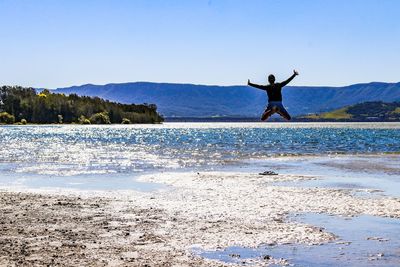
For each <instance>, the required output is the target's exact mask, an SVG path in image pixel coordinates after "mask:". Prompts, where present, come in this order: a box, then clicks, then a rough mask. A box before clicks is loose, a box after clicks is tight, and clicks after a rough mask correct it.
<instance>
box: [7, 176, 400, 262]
mask: <svg viewBox="0 0 400 267" xmlns="http://www.w3.org/2000/svg"><path fill="white" fill-rule="evenodd" d="M312 179H317V178H316V177H313V176H304V175H277V176H262V175H259V174H258V173H248V172H200V173H197V172H180V173H179V172H176V173H171V172H166V173H158V174H152V175H142V176H141V177H140V178H139V180H140V181H144V182H155V183H162V184H166V185H167V187H166V188H163V189H161V190H156V191H151V192H139V191H133V190H125V191H122V190H119V191H82V190H81V191H79V190H61V189H60V190H57V191H55V190H51V189H49V190H46V189H18V190H17V189H11V188H8V189H3V190H2V191H1V192H0V197H1V201H0V203H1V204H0V205H1V206H0V209H1V210H0V212H1V214H2V216H0V224H1V225H2V227H1V235H0V236H1V237H0V244H1V246H0V265H2V266H3V265H4V266H7V265H25V266H31V265H37V266H41V265H63V266H77V265H86V266H225V265H226V266H228V265H229V266H230V265H232V266H234V265H235V264H236V265H241V264H243V263H248V264H251V265H254V266H265V265H269V264H278V265H288V264H289V263H290V262H289V261H288V260H287V259H284V258H274V257H272V256H271V255H267V254H266V255H264V256H262V257H258V258H252V259H243V260H240V261H239V262H238V263H226V262H225V263H224V262H221V261H214V260H209V259H206V258H203V257H200V256H199V253H196V251H202V250H218V249H224V248H226V247H229V246H241V247H258V246H260V245H270V246H275V245H281V244H310V245H319V244H325V243H327V242H330V241H333V242H334V241H335V240H336V238H337V236H336V235H335V233H331V232H328V231H326V230H325V229H323V228H321V227H317V226H314V225H309V224H304V223H301V222H296V221H294V220H291V219H290V218H289V217H290V215H293V214H298V213H308V212H311V213H324V214H332V215H340V216H349V217H351V216H358V215H363V214H366V215H373V216H382V217H391V218H400V199H399V198H396V197H390V196H384V195H376V194H375V193H374V190H370V189H356V190H354V189H353V190H351V189H337V188H301V187H291V186H277V185H276V182H285V181H302V180H312ZM355 191H362V192H363V194H355ZM373 238H379V237H371V241H370V242H371V244H372V245H373V242H376V241H374V239H373ZM232 257H240V255H232Z"/></svg>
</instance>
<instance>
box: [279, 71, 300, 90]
mask: <svg viewBox="0 0 400 267" xmlns="http://www.w3.org/2000/svg"><path fill="white" fill-rule="evenodd" d="M297 75H299V73H298V72H297V71H296V70H293V75H292V76H290V77H289V79H287V80H286V81H283V82H281V85H282V87H283V86H285V85H287V84H288V83H290V82H291V81H292V80H293V78H294V77H296V76H297Z"/></svg>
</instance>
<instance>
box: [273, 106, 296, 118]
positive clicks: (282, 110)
mask: <svg viewBox="0 0 400 267" xmlns="http://www.w3.org/2000/svg"><path fill="white" fill-rule="evenodd" d="M277 113H278V114H279V115H281V116H282V117H283V118H285V119H286V120H288V121H290V120H291V119H292V117H290V115H289V112H287V110H286V109H285V108H284V107H283V106H282V107H280V108H279V109H278V110H277Z"/></svg>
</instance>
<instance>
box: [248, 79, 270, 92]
mask: <svg viewBox="0 0 400 267" xmlns="http://www.w3.org/2000/svg"><path fill="white" fill-rule="evenodd" d="M247 85H249V86H251V87H255V88H258V89H261V90H265V87H266V86H265V85H258V84H255V83H251V82H250V80H247Z"/></svg>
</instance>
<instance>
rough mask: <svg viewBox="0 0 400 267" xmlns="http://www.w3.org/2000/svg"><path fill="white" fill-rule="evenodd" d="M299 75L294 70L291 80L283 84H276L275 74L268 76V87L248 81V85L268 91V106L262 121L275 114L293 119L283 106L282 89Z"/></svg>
mask: <svg viewBox="0 0 400 267" xmlns="http://www.w3.org/2000/svg"><path fill="white" fill-rule="evenodd" d="M297 75H299V73H298V72H297V71H295V70H294V71H293V75H292V76H290V78H289V79H287V80H286V81H284V82H281V83H275V76H274V75H273V74H271V75H269V76H268V82H269V84H268V85H258V84H254V83H251V82H250V80H247V85H250V86H252V87H255V88H258V89H261V90H264V91H267V95H268V106H267V108H266V109H265V111H264V113H263V114H262V116H261V120H262V121H265V120H267V119H268V118H269V117H271V115H272V114H274V113H275V112H276V113H278V114H279V115H281V116H282V117H283V118H285V119H286V120H290V119H291V117H290V115H289V113H288V112H287V111H286V109H285V107H284V106H283V105H282V87H284V86H285V85H287V84H288V83H290V81H291V80H293V78H294V77H296V76H297Z"/></svg>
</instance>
